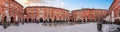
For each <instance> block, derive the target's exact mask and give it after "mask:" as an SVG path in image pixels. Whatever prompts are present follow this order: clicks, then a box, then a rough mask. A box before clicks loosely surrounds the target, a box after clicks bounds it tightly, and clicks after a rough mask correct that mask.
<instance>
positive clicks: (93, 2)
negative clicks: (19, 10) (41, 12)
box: [16, 0, 113, 10]
mask: <svg viewBox="0 0 120 32" xmlns="http://www.w3.org/2000/svg"><path fill="white" fill-rule="evenodd" d="M16 1H17V2H19V3H20V4H22V5H23V6H24V7H27V6H53V7H59V8H64V9H68V10H76V9H81V8H97V9H108V8H109V7H110V5H111V4H112V2H113V0H16Z"/></svg>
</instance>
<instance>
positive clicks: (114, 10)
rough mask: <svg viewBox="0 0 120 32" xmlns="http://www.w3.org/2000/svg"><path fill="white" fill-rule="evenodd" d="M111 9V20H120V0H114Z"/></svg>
mask: <svg viewBox="0 0 120 32" xmlns="http://www.w3.org/2000/svg"><path fill="white" fill-rule="evenodd" d="M109 10H110V12H109V15H110V17H111V20H110V21H111V22H114V21H115V22H118V21H120V20H118V19H119V17H120V0H114V1H113V3H112V4H111V6H110V8H109ZM114 19H115V20H114Z"/></svg>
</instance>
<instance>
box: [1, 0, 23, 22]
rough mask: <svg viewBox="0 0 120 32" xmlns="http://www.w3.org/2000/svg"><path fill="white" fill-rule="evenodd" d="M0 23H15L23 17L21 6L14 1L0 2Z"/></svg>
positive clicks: (2, 0) (4, 0)
mask: <svg viewBox="0 0 120 32" xmlns="http://www.w3.org/2000/svg"><path fill="white" fill-rule="evenodd" d="M0 2H1V3H0V21H1V22H5V21H9V22H10V23H15V22H17V21H18V20H20V19H22V17H23V15H24V14H23V13H24V11H23V6H22V5H20V4H19V3H18V2H16V1H15V0H0Z"/></svg>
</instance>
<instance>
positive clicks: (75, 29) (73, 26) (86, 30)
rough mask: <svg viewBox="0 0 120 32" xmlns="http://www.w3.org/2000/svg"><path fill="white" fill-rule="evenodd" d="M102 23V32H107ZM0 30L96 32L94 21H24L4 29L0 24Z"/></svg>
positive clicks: (105, 25)
mask: <svg viewBox="0 0 120 32" xmlns="http://www.w3.org/2000/svg"><path fill="white" fill-rule="evenodd" d="M107 26H109V24H103V29H102V30H103V32H108V31H107V30H106V27H107ZM0 32H98V31H97V25H96V23H84V24H81V23H71V22H69V23H39V24H37V23H25V24H24V25H22V24H20V25H19V26H15V25H12V26H9V27H8V28H7V29H4V28H3V26H0Z"/></svg>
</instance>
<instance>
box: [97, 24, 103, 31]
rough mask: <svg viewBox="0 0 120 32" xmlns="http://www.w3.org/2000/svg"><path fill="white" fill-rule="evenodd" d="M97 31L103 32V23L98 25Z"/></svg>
mask: <svg viewBox="0 0 120 32" xmlns="http://www.w3.org/2000/svg"><path fill="white" fill-rule="evenodd" d="M97 30H98V31H102V23H97Z"/></svg>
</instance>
